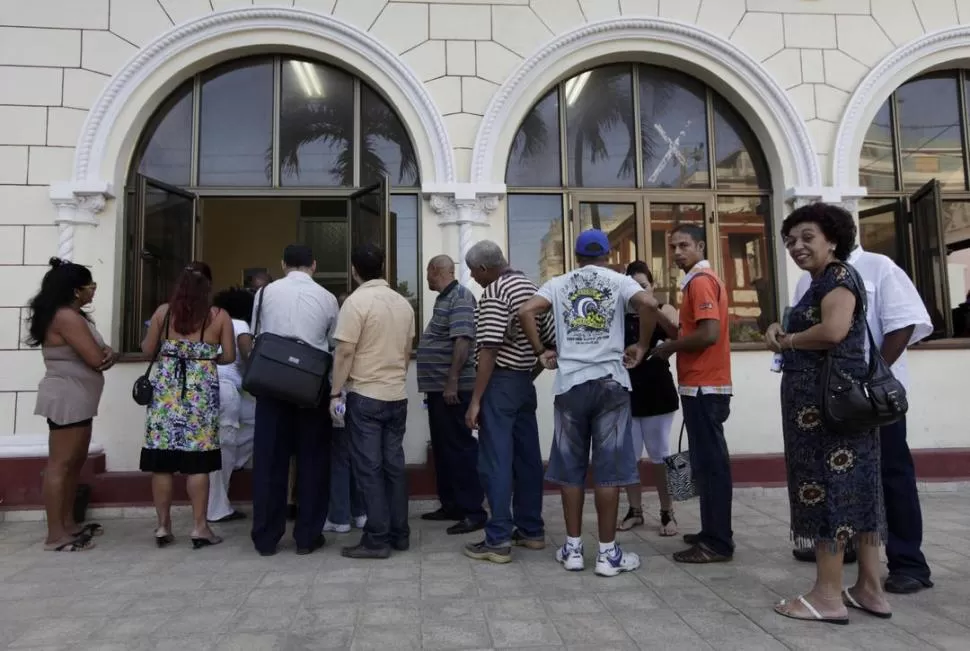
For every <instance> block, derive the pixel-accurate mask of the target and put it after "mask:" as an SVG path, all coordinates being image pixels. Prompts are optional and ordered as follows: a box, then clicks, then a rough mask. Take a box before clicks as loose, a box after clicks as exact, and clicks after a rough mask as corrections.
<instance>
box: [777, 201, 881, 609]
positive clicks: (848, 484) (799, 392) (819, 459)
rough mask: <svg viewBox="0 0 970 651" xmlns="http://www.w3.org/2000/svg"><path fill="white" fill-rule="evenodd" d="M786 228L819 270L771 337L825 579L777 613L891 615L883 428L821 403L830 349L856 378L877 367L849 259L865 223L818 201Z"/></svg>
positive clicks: (794, 511) (795, 475)
mask: <svg viewBox="0 0 970 651" xmlns="http://www.w3.org/2000/svg"><path fill="white" fill-rule="evenodd" d="M781 234H782V236H783V237H784V238H785V246H786V248H787V249H788V253H789V254H790V255H791V257H792V259H793V260H794V261H795V263H796V264H797V265H798V266H799V267H800V268H802V269H804V270H805V271H808V272H809V273H810V274H811V276H812V284H811V286H810V287H809V289H808V291H807V292H806V293H805V295H804V296H803V297H802V299H801V300H800V301H799V302H798V305H795V306H794V307H793V308H792V311H791V314H790V316H789V322H788V324H787V329H786V330H787V331H785V330H783V329H782V327H781V326H780V325H779V324H777V323H775V324H772V325H771V326H769V328H768V331H767V333H766V338H767V341H768V345H769V347H770V348H772V349H773V350H775V351H776V352H781V353H782V354H783V357H784V376H783V377H782V383H781V406H782V424H783V429H784V437H785V463H786V466H787V471H788V494H789V500H790V502H791V530H792V537H793V538H794V542H795V543H796V545H797V546H799V547H805V548H809V547H814V548H815V553H816V559H817V562H816V568H817V569H816V571H817V577H816V581H815V585H814V587H813V588H812V590H811V591H810V592H809V593H807V594H805V595H804V596H799V597H795V598H794V599H789V600H785V601H782V602H781V603H780V604H778V605H777V606H776V608H775V610H776V611H777V612H778V613H779V614H781V615H784V616H786V617H792V618H794V619H806V620H813V621H824V622H828V623H833V624H845V623H847V622H848V610H847V608H856V609H860V610H864V611H866V612H868V613H869V614H871V615H875V616H877V617H882V618H888V617H890V616H891V611H890V607H889V603H888V602H887V601H886V597H885V594H884V592H883V589H882V584H881V582H880V580H879V572H880V560H879V546H880V545H881V544H882V543H883V541H884V540H885V537H886V522H885V511H884V507H883V497H882V496H883V492H882V481H881V474H880V470H879V453H880V447H879V432H878V430H871V431H860V432H855V433H853V434H850V435H840V434H836V433H834V432H831V431H828V429H827V428H826V426H825V423H824V421H823V419H822V413H821V409H820V405H819V398H820V395H821V388H822V384H823V382H824V378H823V377H822V368H823V362H824V361H825V357H826V355H832V356H833V363H834V364H835V366H836V368H837V369H838V370H839V371H841V372H842V373H845V374H846V375H848V376H850V377H853V378H856V379H859V378H862V377H865V375H866V372H867V368H868V365H867V362H866V356H865V342H866V315H865V310H864V303H863V301H862V299H861V298H860V297H859V296H857V294H856V289H855V285H854V283H853V280H852V276H851V275H850V268H849V267H848V266H847V265H846V264H845V263H844V261H845V260H846V259H847V258H848V257H849V253H850V252H851V251H852V249H853V248H854V247H855V238H856V227H855V223H854V221H853V219H852V215H850V214H849V213H848V212H846V211H845V210H843V209H842V208H839V207H837V206H831V205H826V204H822V203H817V204H812V205H809V206H805V207H803V208H799V209H798V210H796V211H794V212H793V213H792V214H791V215H789V216H788V218H787V219H785V221H784V223H783V224H782V228H781ZM857 278H858V276H857ZM860 286H861V281H860ZM847 549H855V550H857V552H858V558H859V576H858V580H857V581H856V583H855V585H854V586H853V587H851V588H848V589H843V587H842V567H843V554H844V552H845V550H847Z"/></svg>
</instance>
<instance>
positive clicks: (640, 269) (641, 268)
mask: <svg viewBox="0 0 970 651" xmlns="http://www.w3.org/2000/svg"><path fill="white" fill-rule="evenodd" d="M637 274H643V275H644V276H646V277H647V282H649V283H650V284H651V285H652V284H653V274H652V273H651V272H650V266H649V265H647V263H646V262H644V261H643V260H634V261H633V262H631V263H630V264H628V265H627V266H626V275H627V276H635V275H637Z"/></svg>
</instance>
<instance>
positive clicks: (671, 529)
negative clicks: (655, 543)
mask: <svg viewBox="0 0 970 651" xmlns="http://www.w3.org/2000/svg"><path fill="white" fill-rule="evenodd" d="M660 535H661V536H663V537H665V538H667V537H670V536H676V535H677V518H675V517H674V511H673V509H671V510H669V511H665V510H663V509H660Z"/></svg>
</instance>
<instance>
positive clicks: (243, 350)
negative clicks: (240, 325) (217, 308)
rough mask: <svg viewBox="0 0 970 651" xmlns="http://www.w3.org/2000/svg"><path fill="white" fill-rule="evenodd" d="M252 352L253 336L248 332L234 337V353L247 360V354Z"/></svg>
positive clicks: (244, 360)
mask: <svg viewBox="0 0 970 651" xmlns="http://www.w3.org/2000/svg"><path fill="white" fill-rule="evenodd" d="M252 352H253V336H252V335H251V334H249V333H248V332H244V333H243V334H241V335H239V336H238V337H236V354H237V355H239V358H240V359H241V360H242V361H243V362H244V363H246V362H249V356H250V355H251V354H252Z"/></svg>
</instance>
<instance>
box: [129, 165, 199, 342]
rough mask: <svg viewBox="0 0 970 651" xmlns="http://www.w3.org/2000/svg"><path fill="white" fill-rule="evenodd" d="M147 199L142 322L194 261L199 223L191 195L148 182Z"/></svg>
mask: <svg viewBox="0 0 970 651" xmlns="http://www.w3.org/2000/svg"><path fill="white" fill-rule="evenodd" d="M144 201H145V217H144V222H143V224H144V225H143V235H142V252H141V256H140V257H141V265H142V277H141V291H142V296H141V298H142V300H141V314H140V320H141V322H142V323H144V322H145V321H147V320H148V319H150V318H151V316H152V314H153V313H154V312H155V308H157V307H158V306H159V305H161V304H162V303H164V302H166V301H167V300H168V299H169V297H170V296H171V294H172V290H173V289H174V288H175V281H176V279H177V278H178V275H179V274H180V273H181V272H182V269H184V268H185V266H186V265H187V264H188V263H190V262H191V261H192V230H193V228H194V227H195V202H194V201H193V200H192V199H191V198H189V197H186V196H183V195H181V194H175V193H172V192H169V191H168V190H165V189H163V188H157V187H155V186H153V185H151V184H146V187H145V199H144ZM142 336H144V331H142Z"/></svg>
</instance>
